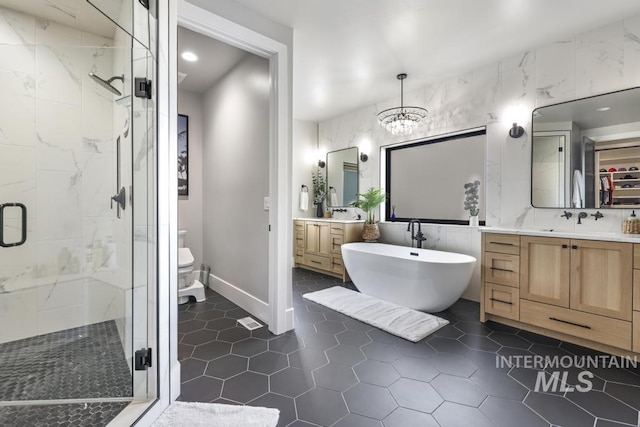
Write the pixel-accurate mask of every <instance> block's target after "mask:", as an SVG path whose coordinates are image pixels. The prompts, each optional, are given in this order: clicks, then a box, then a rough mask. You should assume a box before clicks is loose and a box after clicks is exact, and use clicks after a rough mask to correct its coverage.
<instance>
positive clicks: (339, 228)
mask: <svg viewBox="0 0 640 427" xmlns="http://www.w3.org/2000/svg"><path fill="white" fill-rule="evenodd" d="M331 234H339V235H341V236H344V227H343V225H342V224H331Z"/></svg>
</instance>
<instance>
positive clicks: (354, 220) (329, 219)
mask: <svg viewBox="0 0 640 427" xmlns="http://www.w3.org/2000/svg"><path fill="white" fill-rule="evenodd" d="M293 220H294V221H320V222H341V223H346V224H348V223H356V222H364V219H340V218H293Z"/></svg>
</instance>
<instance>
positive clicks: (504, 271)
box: [483, 252, 520, 288]
mask: <svg viewBox="0 0 640 427" xmlns="http://www.w3.org/2000/svg"><path fill="white" fill-rule="evenodd" d="M483 262H484V264H483V268H484V280H485V281H486V282H491V283H495V284H498V285H506V286H513V287H516V288H517V287H519V286H520V257H519V256H517V255H509V254H494V253H492V252H485V253H484V260H483Z"/></svg>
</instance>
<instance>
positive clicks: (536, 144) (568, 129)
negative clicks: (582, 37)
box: [531, 88, 640, 208]
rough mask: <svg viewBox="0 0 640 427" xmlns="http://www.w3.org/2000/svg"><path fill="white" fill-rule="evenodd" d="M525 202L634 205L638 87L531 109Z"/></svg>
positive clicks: (639, 139)
mask: <svg viewBox="0 0 640 427" xmlns="http://www.w3.org/2000/svg"><path fill="white" fill-rule="evenodd" d="M531 151H532V153H531V154H532V155H531V204H532V205H533V206H534V207H536V208H629V207H631V208H633V207H640V171H639V168H640V88H632V89H627V90H623V91H619V92H612V93H607V94H604V95H598V96H593V97H590V98H583V99H578V100H575V101H570V102H565V103H562V104H557V105H550V106H547V107H541V108H537V109H536V110H534V111H533V121H532V144H531Z"/></svg>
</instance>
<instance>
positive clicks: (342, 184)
mask: <svg viewBox="0 0 640 427" xmlns="http://www.w3.org/2000/svg"><path fill="white" fill-rule="evenodd" d="M357 198H358V148H357V147H351V148H345V149H342V150H336V151H330V152H329V153H327V206H329V207H332V208H340V207H346V206H350V205H351V203H352V202H354V201H356V200H357Z"/></svg>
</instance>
